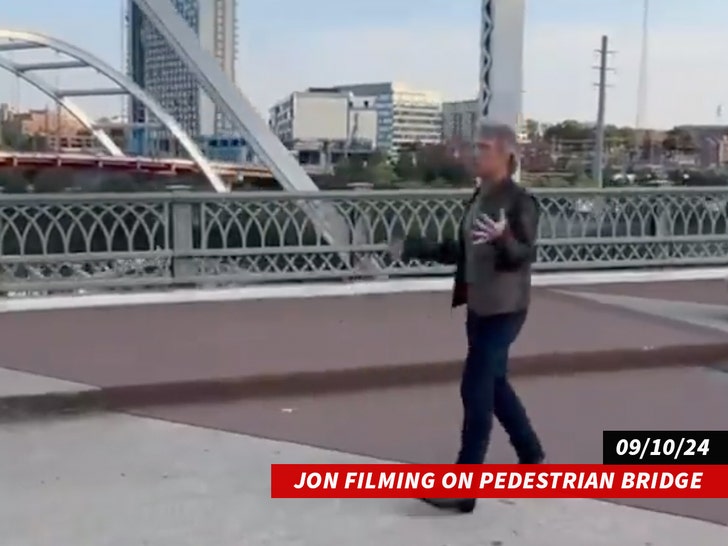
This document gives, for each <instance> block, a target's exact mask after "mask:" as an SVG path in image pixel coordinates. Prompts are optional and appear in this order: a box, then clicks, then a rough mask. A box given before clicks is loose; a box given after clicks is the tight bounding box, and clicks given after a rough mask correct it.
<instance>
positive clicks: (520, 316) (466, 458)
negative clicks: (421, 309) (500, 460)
mask: <svg viewBox="0 0 728 546" xmlns="http://www.w3.org/2000/svg"><path fill="white" fill-rule="evenodd" d="M525 321H526V312H525V311H523V312H518V313H508V314H502V315H491V316H486V317H482V316H479V315H476V314H475V313H473V312H472V311H468V318H467V334H468V356H467V358H466V360H465V369H464V370H463V377H462V382H461V385H460V395H461V397H462V400H463V413H464V415H463V428H462V436H461V446H460V454H459V455H458V459H457V462H458V464H482V463H483V461H484V460H485V454H486V452H487V450H488V443H489V442H490V433H491V430H492V428H493V415H495V416H496V418H497V419H498V421H500V423H501V425H503V428H504V429H505V431H506V433H507V434H508V437H509V438H510V440H511V444H512V445H513V447H514V448H515V450H516V454H517V455H518V459H519V461H520V462H522V463H530V462H535V461H537V460H538V459H540V458H541V457H543V450H542V448H541V443H540V441H539V439H538V436H537V435H536V432H535V431H534V430H533V427H532V426H531V422H530V420H529V419H528V415H527V414H526V410H525V408H524V407H523V404H521V401H520V400H519V398H518V395H516V393H515V391H514V390H513V387H511V384H510V382H509V381H508V377H507V368H508V352H509V349H510V346H511V344H512V343H513V342H514V341H515V340H516V337H518V334H519V332H520V331H521V328H522V327H523V323H524V322H525Z"/></svg>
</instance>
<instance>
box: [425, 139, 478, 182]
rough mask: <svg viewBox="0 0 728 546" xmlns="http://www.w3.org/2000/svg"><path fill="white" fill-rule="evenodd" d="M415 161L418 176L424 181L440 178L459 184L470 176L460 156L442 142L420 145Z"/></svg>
mask: <svg viewBox="0 0 728 546" xmlns="http://www.w3.org/2000/svg"><path fill="white" fill-rule="evenodd" d="M415 162H416V167H417V170H418V171H419V176H420V178H421V179H422V181H424V182H426V183H432V182H433V181H435V180H442V181H445V182H447V183H449V184H450V185H459V184H462V183H465V182H466V181H468V179H470V178H471V177H470V174H469V172H468V169H467V167H466V166H465V164H464V163H463V162H462V161H461V160H460V158H459V157H456V156H455V155H454V154H452V153H451V152H450V150H449V149H448V147H447V146H445V145H442V144H434V145H430V146H424V147H422V148H421V149H420V150H418V151H417V154H416V156H415Z"/></svg>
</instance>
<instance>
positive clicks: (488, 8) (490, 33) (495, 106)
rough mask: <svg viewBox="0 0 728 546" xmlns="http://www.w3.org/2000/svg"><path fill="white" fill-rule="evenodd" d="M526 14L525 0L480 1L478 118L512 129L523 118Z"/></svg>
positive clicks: (516, 126) (516, 127)
mask: <svg viewBox="0 0 728 546" xmlns="http://www.w3.org/2000/svg"><path fill="white" fill-rule="evenodd" d="M525 14H526V0H481V18H480V78H479V93H478V102H479V109H480V118H481V119H484V120H487V121H490V122H493V123H505V124H507V125H510V126H511V127H513V128H514V129H515V130H518V125H519V124H520V123H521V119H522V115H523V39H524V24H525ZM517 174H518V176H517V177H516V179H517V180H518V179H519V178H520V170H519V173H517Z"/></svg>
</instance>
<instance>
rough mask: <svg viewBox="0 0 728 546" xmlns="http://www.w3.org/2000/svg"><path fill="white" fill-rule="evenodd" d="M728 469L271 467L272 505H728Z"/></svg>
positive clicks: (282, 465)
mask: <svg viewBox="0 0 728 546" xmlns="http://www.w3.org/2000/svg"><path fill="white" fill-rule="evenodd" d="M727 483H728V466H719V465H706V466H683V465H680V466H667V465H656V466H646V465H635V466H626V465H618V466H617V465H615V466H605V465H583V464H582V465H490V464H486V465H472V466H471V465H403V464H361V465H353V464H343V465H342V464H332V465H296V464H274V465H271V497H272V498H419V497H430V498H503V497H506V498H559V499H567V498H588V499H599V498H607V499H627V498H650V497H664V498H727V497H728V488H726V484H727Z"/></svg>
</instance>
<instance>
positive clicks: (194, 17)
mask: <svg viewBox="0 0 728 546" xmlns="http://www.w3.org/2000/svg"><path fill="white" fill-rule="evenodd" d="M128 2H129V6H128V14H127V18H128V23H127V32H128V38H127V54H128V70H129V76H130V77H131V78H132V79H133V80H134V81H135V82H136V83H137V84H138V85H139V86H140V87H142V88H144V89H145V90H146V91H147V92H148V93H150V94H151V95H152V96H153V97H154V98H155V99H156V100H157V101H158V102H159V103H160V104H161V105H162V106H163V107H164V108H165V110H167V111H168V112H169V113H170V114H172V115H173V116H174V118H175V119H176V120H177V121H178V122H179V123H180V125H182V127H183V128H184V129H185V130H186V131H187V132H188V133H190V134H191V135H193V136H202V135H214V134H220V133H227V132H230V130H231V127H232V126H231V124H230V123H229V121H228V120H227V119H225V117H224V116H223V113H222V112H221V111H220V110H219V109H218V108H216V107H215V105H214V104H213V102H212V101H211V100H210V99H209V98H208V97H207V96H206V95H205V94H204V93H201V92H200V89H199V85H198V83H197V80H196V79H195V77H194V76H193V75H192V74H191V73H190V71H189V70H188V69H187V67H186V65H185V63H184V62H183V61H182V60H181V59H180V58H179V57H178V56H177V54H176V53H175V52H174V50H173V49H172V48H171V47H170V46H169V44H168V43H167V42H166V40H165V39H164V38H163V36H162V35H161V33H160V32H159V31H158V30H157V29H156V28H155V27H154V25H153V24H152V23H151V22H150V21H148V20H147V18H146V17H145V16H144V14H143V13H142V11H141V10H140V9H139V8H138V7H137V6H136V4H135V2H134V0H128ZM170 2H172V3H173V5H174V6H175V8H176V10H177V12H178V13H179V14H180V15H181V16H182V18H183V19H184V20H185V21H186V22H187V24H188V25H189V26H190V27H191V28H192V29H193V30H194V31H195V33H196V34H197V36H198V38H199V40H200V44H201V45H202V47H203V48H204V49H206V50H207V51H208V52H210V53H212V54H213V56H214V57H215V59H217V61H218V62H219V63H220V65H221V66H222V68H223V70H224V71H225V73H226V75H227V76H228V77H229V78H230V79H232V80H235V62H236V58H237V45H238V43H237V21H236V8H237V5H236V4H237V0H170ZM131 121H132V122H144V121H148V120H145V119H144V111H143V108H142V107H141V105H140V104H139V103H138V102H136V101H132V104H131Z"/></svg>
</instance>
